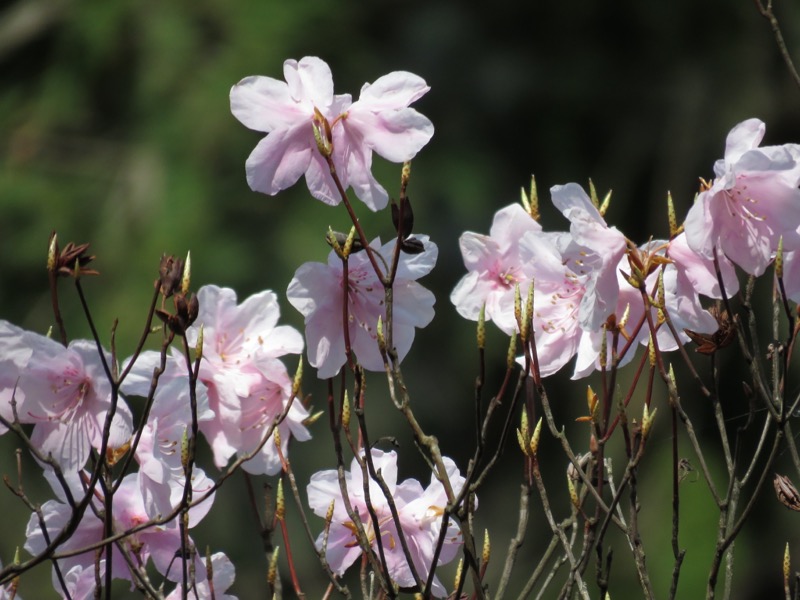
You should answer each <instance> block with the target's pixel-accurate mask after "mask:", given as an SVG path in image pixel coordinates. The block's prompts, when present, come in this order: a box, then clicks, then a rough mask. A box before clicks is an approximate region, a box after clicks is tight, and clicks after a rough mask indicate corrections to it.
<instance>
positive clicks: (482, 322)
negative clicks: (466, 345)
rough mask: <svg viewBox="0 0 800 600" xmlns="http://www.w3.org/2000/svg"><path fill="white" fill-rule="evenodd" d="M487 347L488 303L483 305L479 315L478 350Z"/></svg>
mask: <svg viewBox="0 0 800 600" xmlns="http://www.w3.org/2000/svg"><path fill="white" fill-rule="evenodd" d="M485 347H486V303H485V302H484V303H483V304H481V311H480V312H479V313H478V349H479V350H483V349H484V348H485Z"/></svg>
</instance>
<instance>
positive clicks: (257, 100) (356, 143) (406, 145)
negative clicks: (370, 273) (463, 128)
mask: <svg viewBox="0 0 800 600" xmlns="http://www.w3.org/2000/svg"><path fill="white" fill-rule="evenodd" d="M283 73H284V77H285V79H286V82H283V81H278V80H276V79H273V78H271V77H261V76H254V77H246V78H245V79H243V80H241V81H240V82H239V83H237V84H236V85H234V86H233V88H231V93H230V101H231V112H232V113H233V115H234V116H235V117H236V118H237V119H239V121H241V122H242V123H243V124H244V125H245V126H247V127H249V128H250V129H254V130H256V131H263V132H265V133H268V134H269V135H267V137H265V138H264V139H263V140H261V142H259V144H258V145H257V146H256V148H255V150H253V152H252V153H251V154H250V157H249V158H248V159H247V163H246V169H247V181H248V183H249V184H250V187H251V189H253V190H255V191H259V192H263V193H265V194H270V195H274V194H277V193H278V192H279V191H280V190H283V189H286V188H288V187H290V186H292V185H294V184H295V183H296V182H297V180H298V179H300V176H301V175H305V177H306V183H307V185H308V189H309V191H310V192H311V195H312V196H314V197H315V198H317V199H319V200H322V201H323V202H325V203H326V204H331V205H336V204H339V202H341V200H342V198H341V196H340V194H339V192H338V190H337V188H336V185H335V182H334V180H333V177H332V176H331V173H330V168H329V167H328V165H327V162H326V160H325V158H324V157H323V155H322V154H321V153H320V150H319V148H318V147H317V140H316V139H315V135H314V127H317V128H318V131H321V132H322V135H326V134H325V131H326V130H329V131H330V137H331V139H330V142H331V146H332V155H331V158H332V160H333V163H334V165H335V167H336V173H337V175H338V177H339V179H340V181H341V183H342V185H343V186H344V188H347V187H348V186H352V187H353V189H354V190H355V192H356V195H357V196H358V197H359V198H360V199H361V200H362V201H363V202H364V203H365V204H366V205H367V206H368V207H369V208H370V209H372V210H379V209H381V208H384V207H385V206H386V204H387V202H388V194H387V193H386V190H385V189H383V187H381V186H380V184H378V182H377V181H376V180H375V178H374V177H373V176H372V172H371V167H372V152H373V150H374V151H375V152H377V153H378V154H380V155H381V156H383V157H384V158H386V159H388V160H390V161H392V162H403V161H407V160H411V159H412V158H413V157H414V156H415V155H416V154H417V152H419V151H420V149H422V147H423V146H424V145H425V144H427V143H428V141H429V140H430V138H431V136H432V135H433V125H432V124H431V122H430V121H429V120H428V119H427V118H426V117H424V116H422V115H421V114H419V113H418V112H417V111H416V110H414V109H412V108H409V104H411V103H412V102H414V101H415V100H417V99H419V98H420V97H422V96H423V95H424V94H425V93H426V92H427V91H428V89H429V88H428V86H427V85H426V84H425V81H424V80H422V79H421V78H420V77H418V76H416V75H413V74H412V73H406V72H402V71H397V72H394V73H390V74H388V75H385V76H383V77H381V78H379V79H378V80H377V81H375V82H374V83H373V84H365V85H364V87H362V89H361V96H360V98H359V100H358V101H356V102H355V103H353V102H352V98H351V96H350V95H349V94H343V95H334V93H333V78H332V76H331V71H330V68H329V67H328V65H327V64H326V63H325V62H324V61H322V60H320V59H319V58H316V57H313V56H307V57H305V58H303V59H301V60H300V61H295V60H287V61H286V62H285V63H284V65H283Z"/></svg>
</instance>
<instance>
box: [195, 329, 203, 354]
mask: <svg viewBox="0 0 800 600" xmlns="http://www.w3.org/2000/svg"><path fill="white" fill-rule="evenodd" d="M203 331H204V327H203V325H200V327H199V328H198V330H197V342H195V345H194V354H195V358H196V359H197V360H202V358H203V339H204V337H203V336H204V333H203Z"/></svg>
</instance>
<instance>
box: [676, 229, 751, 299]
mask: <svg viewBox="0 0 800 600" xmlns="http://www.w3.org/2000/svg"><path fill="white" fill-rule="evenodd" d="M667 254H668V255H669V258H670V260H671V261H672V262H674V263H675V265H676V267H677V268H678V270H679V271H680V272H681V273H683V275H684V276H685V277H686V278H687V279H688V280H689V282H690V283H691V285H692V287H693V288H694V291H695V292H697V293H698V294H702V295H704V296H708V297H709V298H717V299H722V297H723V296H722V290H721V289H720V286H719V279H718V277H717V272H716V269H715V267H714V260H713V259H711V258H706V257H704V256H703V255H701V254H698V253H696V252H695V251H694V250H692V249H691V248H690V247H689V244H688V242H687V241H686V233H685V232H683V233H681V234H679V235H677V236H675V237H674V238H672V240H670V242H669V250H668V251H667ZM717 263H718V264H719V271H720V274H721V275H722V283H723V285H724V286H725V295H726V296H727V297H728V298H730V297H732V296H733V295H734V294H735V293H736V292H738V291H739V279H738V278H737V277H736V269H735V268H734V266H733V263H731V261H730V260H728V258H727V257H726V256H725V255H724V254H720V255H718V256H717Z"/></svg>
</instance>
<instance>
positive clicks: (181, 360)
mask: <svg viewBox="0 0 800 600" xmlns="http://www.w3.org/2000/svg"><path fill="white" fill-rule="evenodd" d="M160 363H161V354H160V353H158V352H153V351H150V352H144V353H142V354H141V355H139V356H138V357H137V359H136V363H135V364H134V366H133V368H132V369H131V371H130V373H129V374H128V377H127V378H126V379H125V382H124V384H123V387H122V390H123V391H124V392H125V393H126V394H133V395H137V396H142V397H146V396H147V395H148V393H149V391H150V385H151V378H152V376H153V370H154V369H155V368H156V367H158V366H160ZM195 396H196V399H195V400H196V403H197V410H196V417H197V421H198V423H200V422H204V421H210V420H211V419H213V418H214V413H213V412H212V411H211V409H210V408H209V404H208V395H207V393H206V386H205V385H203V383H202V382H198V384H197V386H196V392H195ZM191 426H192V411H191V398H190V383H189V374H188V370H187V366H186V359H185V357H184V356H183V355H180V354H177V353H175V354H172V355H168V356H167V362H166V367H165V369H164V372H163V373H162V374H161V376H160V377H159V379H158V387H157V388H156V391H155V395H154V397H153V404H152V406H151V408H150V412H149V413H148V415H147V422H146V423H145V425H144V427H143V428H142V434H141V437H140V438H139V443H138V445H137V446H136V460H137V462H138V463H139V467H140V470H139V485H140V486H141V492H142V498H143V500H144V505H145V508H146V509H147V514H148V515H150V517H152V518H155V517H157V516H158V515H166V514H168V513H169V512H171V511H172V510H173V509H175V508H176V507H177V506H179V504H180V502H181V500H182V498H183V490H184V486H185V484H186V474H185V471H184V468H183V463H182V461H181V441H182V440H183V437H184V436H185V435H187V434H188V432H189V431H191ZM191 485H192V490H193V498H199V497H200V496H201V495H202V494H204V493H205V492H207V491H208V490H209V489H210V488H211V487H212V485H213V481H211V480H210V479H209V478H208V477H207V476H206V474H205V472H204V471H203V470H202V469H200V468H198V467H197V466H195V467H194V468H193V469H192V476H191ZM213 498H214V496H213V494H212V495H211V496H210V497H209V499H208V500H206V501H205V502H202V503H201V504H199V505H197V506H196V507H195V508H194V510H193V511H192V513H191V515H190V516H191V517H192V518H193V519H201V518H203V517H204V516H205V515H206V513H207V512H208V511H209V510H210V509H211V505H212V503H213ZM193 524H194V523H192V525H193Z"/></svg>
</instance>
